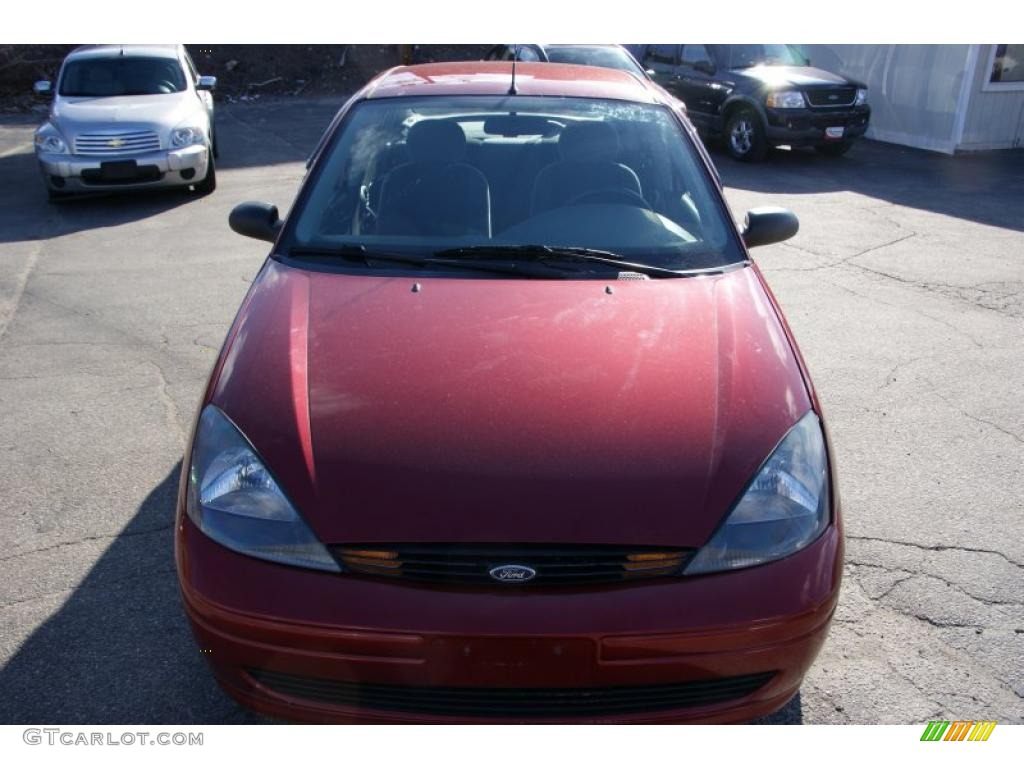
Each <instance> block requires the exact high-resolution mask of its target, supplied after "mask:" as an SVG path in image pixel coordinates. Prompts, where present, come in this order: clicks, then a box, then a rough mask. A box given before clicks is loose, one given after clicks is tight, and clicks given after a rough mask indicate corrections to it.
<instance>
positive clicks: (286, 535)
mask: <svg viewBox="0 0 1024 768" xmlns="http://www.w3.org/2000/svg"><path fill="white" fill-rule="evenodd" d="M185 510H186V513H187V514H188V516H189V519H190V520H191V521H192V522H193V523H195V524H196V526H197V527H198V528H199V530H201V531H202V532H203V533H205V534H206V535H207V536H209V537H210V538H211V539H213V540H214V541H216V542H217V543H219V544H223V545H224V546H225V547H227V548H228V549H233V550H234V551H235V552H241V553H242V554H243V555H250V556H252V557H258V558H261V559H263V560H271V561H273V562H275V563H284V564H286V565H297V566H301V567H303V568H316V569H319V570H322V571H335V572H337V571H340V570H341V568H340V567H339V566H338V563H337V561H336V560H335V559H334V558H333V557H331V555H330V553H329V552H328V551H327V548H326V547H325V546H324V545H323V544H322V543H320V541H319V540H318V539H317V537H316V535H315V534H314V533H313V532H312V531H311V530H310V529H309V526H307V525H306V523H305V522H304V521H303V520H302V518H301V517H300V516H299V513H298V512H297V511H296V510H295V507H294V506H292V504H291V502H290V501H288V498H287V497H286V496H285V495H284V492H283V491H282V490H281V488H280V486H278V484H277V482H276V481H275V480H274V478H273V476H272V475H271V474H270V472H269V471H268V470H267V468H266V466H264V464H263V462H262V461H261V460H260V458H259V456H257V455H256V451H255V450H254V449H253V447H252V445H250V444H249V441H248V440H246V439H245V436H244V435H242V433H241V432H240V431H239V430H238V428H237V427H236V426H235V425H234V424H232V423H231V421H230V420H229V419H228V417H227V416H225V415H224V414H223V413H222V412H221V411H220V409H218V408H217V407H215V406H213V405H208V406H206V408H204V409H203V413H202V416H200V417H199V426H198V427H197V428H196V439H195V445H194V446H193V448H192V463H191V466H190V467H189V474H188V495H187V497H186V501H185Z"/></svg>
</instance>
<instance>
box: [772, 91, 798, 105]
mask: <svg viewBox="0 0 1024 768" xmlns="http://www.w3.org/2000/svg"><path fill="white" fill-rule="evenodd" d="M764 103H765V106H767V107H774V108H775V109H800V108H801V107H803V106H804V95H803V94H802V93H800V91H776V92H775V93H769V94H768V98H767V99H765V101H764Z"/></svg>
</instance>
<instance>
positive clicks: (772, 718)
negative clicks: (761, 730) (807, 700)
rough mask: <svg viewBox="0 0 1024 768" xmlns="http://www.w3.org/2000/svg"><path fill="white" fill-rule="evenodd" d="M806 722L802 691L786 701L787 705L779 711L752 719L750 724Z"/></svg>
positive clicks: (800, 723)
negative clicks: (801, 697)
mask: <svg viewBox="0 0 1024 768" xmlns="http://www.w3.org/2000/svg"><path fill="white" fill-rule="evenodd" d="M803 722H804V707H803V703H802V702H801V700H800V691H797V692H796V695H795V696H794V697H793V698H792V699H790V700H789V701H788V702H786V706H784V707H783V708H782V709H780V710H779V711H778V712H772V713H771V714H770V715H765V716H764V717H759V718H757V719H756V720H751V721H750V723H749V725H802V724H803Z"/></svg>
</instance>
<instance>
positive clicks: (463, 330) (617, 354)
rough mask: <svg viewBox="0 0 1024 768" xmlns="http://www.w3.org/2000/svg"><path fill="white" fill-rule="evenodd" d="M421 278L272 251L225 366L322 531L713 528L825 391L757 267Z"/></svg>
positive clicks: (281, 476) (218, 386)
mask: <svg viewBox="0 0 1024 768" xmlns="http://www.w3.org/2000/svg"><path fill="white" fill-rule="evenodd" d="M417 279H418V280H419V283H420V289H419V290H415V291H414V290H412V288H413V279H412V278H409V277H395V276H352V275H341V274H334V273H324V272H311V271H306V270H298V269H294V268H290V267H288V266H285V265H282V264H280V263H278V262H276V261H273V260H271V261H268V263H267V265H266V266H265V268H264V270H263V271H262V273H261V275H260V277H259V278H258V279H257V281H256V283H255V284H254V286H253V288H252V290H251V291H250V294H249V296H248V298H247V300H246V302H245V304H244V305H243V308H242V310H241V311H240V313H239V317H238V318H237V320H236V324H235V326H234V328H233V331H232V333H231V335H230V336H229V342H228V343H227V344H226V346H225V350H224V352H223V353H222V359H221V362H220V364H219V373H218V374H216V375H215V377H214V380H213V382H212V384H211V390H210V399H211V400H212V402H213V403H215V404H216V405H218V406H219V407H220V408H222V409H223V410H224V411H225V412H226V413H227V414H228V415H229V417H230V418H232V419H233V420H234V421H235V423H236V424H237V425H238V426H239V428H240V429H241V430H242V431H243V432H244V433H245V434H246V435H247V436H248V438H249V439H250V440H251V442H252V443H253V445H254V446H255V448H256V450H257V451H258V452H259V453H260V454H261V455H262V457H263V458H264V460H265V461H266V463H267V465H268V467H269V468H270V470H271V472H273V473H274V474H275V476H276V477H277V479H278V482H279V483H280V484H281V486H282V487H283V488H284V489H285V491H286V493H288V495H289V496H290V497H291V499H292V500H293V502H294V503H295V504H296V507H297V508H298V509H299V510H300V511H301V513H302V514H303V515H304V517H305V518H306V520H307V521H308V522H309V523H310V525H311V527H312V528H313V529H314V531H315V532H316V533H317V535H318V536H320V538H321V539H322V540H323V541H325V542H327V543H332V544H338V543H366V542H394V543H401V542H423V541H431V542H479V543H483V542H498V541H501V542H515V543H579V544H599V543H604V544H636V545H641V544H652V545H661V546H698V545H700V544H701V543H703V542H705V541H706V540H707V539H708V537H709V536H710V535H711V533H712V532H713V530H714V528H715V527H716V525H717V524H718V522H719V521H720V520H721V518H722V516H723V514H724V513H725V512H726V511H727V510H728V508H729V507H730V506H731V504H732V503H733V501H734V500H735V499H736V498H737V496H738V495H739V494H740V493H741V492H742V490H743V488H744V487H745V486H746V484H747V483H748V482H749V481H750V479H751V477H752V476H753V474H754V472H755V471H756V470H757V468H758V466H759V465H760V464H761V462H762V461H763V460H764V459H765V458H766V457H767V456H768V454H769V453H770V452H771V450H772V449H773V447H774V446H775V445H776V444H777V443H778V441H779V440H780V439H781V438H782V436H783V435H784V434H785V433H786V431H787V430H788V429H789V428H790V427H791V426H792V425H793V424H794V423H795V422H796V421H797V420H798V419H799V418H800V416H802V415H803V414H804V413H806V411H807V410H808V409H809V408H810V403H809V399H808V394H807V390H806V387H805V384H804V381H803V378H802V376H801V373H800V369H799V366H798V364H797V360H796V359H795V356H794V352H793V349H792V347H791V345H790V343H789V341H788V338H787V336H786V334H785V332H784V330H783V328H782V326H781V324H780V321H779V319H778V316H777V314H776V312H775V310H774V307H773V306H772V304H771V302H770V300H769V298H768V296H767V294H766V292H765V290H764V288H763V287H762V285H761V282H760V280H759V278H758V276H757V275H756V274H755V271H754V269H752V268H750V267H742V268H737V269H734V270H731V271H729V272H726V273H724V274H719V275H714V276H704V277H693V278H683V279H667V280H649V281H620V282H614V281H613V282H611V283H610V285H611V288H612V290H611V292H606V290H605V288H606V283H605V282H603V281H597V280H550V281H549V280H505V279H494V280H492V279H461V278H453V277H446V278H417Z"/></svg>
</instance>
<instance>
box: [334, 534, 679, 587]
mask: <svg viewBox="0 0 1024 768" xmlns="http://www.w3.org/2000/svg"><path fill="white" fill-rule="evenodd" d="M333 551H334V555H335V557H337V558H338V560H340V561H341V565H342V568H343V569H344V570H346V571H348V572H349V573H353V574H360V575H363V576H374V577H379V578H385V579H404V580H410V581H432V582H440V583H444V584H451V585H456V584H462V585H478V586H480V585H485V586H492V587H500V586H502V583H501V582H507V583H512V584H515V583H519V584H522V585H524V586H531V587H533V586H536V587H540V586H573V585H576V584H600V583H609V582H625V581H633V580H635V579H652V578H658V577H666V576H678V575H679V574H680V573H681V572H682V570H683V568H684V567H685V566H686V564H687V562H689V560H690V557H691V556H692V555H693V550H692V549H678V548H676V549H660V548H654V547H614V546H601V547H599V546H572V545H550V546H546V545H512V546H508V545H498V544H476V545H473V544H374V545H343V546H338V547H334V548H333ZM503 567H504V569H507V570H508V571H510V573H509V574H502V573H494V572H497V571H502V570H503ZM516 573H520V574H522V573H525V574H527V575H526V577H525V578H520V579H516V578H513V577H515V575H516Z"/></svg>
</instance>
